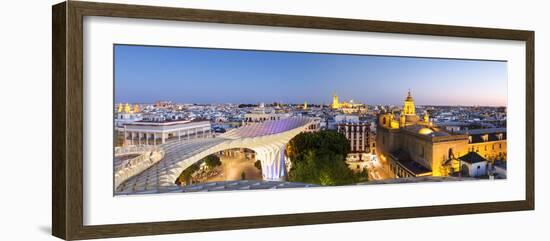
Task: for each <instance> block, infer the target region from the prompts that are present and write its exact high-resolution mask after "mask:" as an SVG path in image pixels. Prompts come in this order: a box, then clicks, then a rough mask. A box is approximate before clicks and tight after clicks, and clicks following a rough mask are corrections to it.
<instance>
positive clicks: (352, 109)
mask: <svg viewBox="0 0 550 241" xmlns="http://www.w3.org/2000/svg"><path fill="white" fill-rule="evenodd" d="M330 107H331V108H332V109H333V110H340V111H342V112H343V113H345V114H351V113H355V114H365V113H367V106H366V105H364V104H359V103H354V101H353V100H350V101H349V102H345V101H344V102H340V99H339V97H338V95H336V94H334V95H333V96H332V104H331V106H330Z"/></svg>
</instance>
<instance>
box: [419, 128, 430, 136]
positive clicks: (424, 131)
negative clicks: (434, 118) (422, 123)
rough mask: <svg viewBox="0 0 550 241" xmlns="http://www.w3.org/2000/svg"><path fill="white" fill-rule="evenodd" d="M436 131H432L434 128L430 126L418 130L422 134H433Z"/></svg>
mask: <svg viewBox="0 0 550 241" xmlns="http://www.w3.org/2000/svg"><path fill="white" fill-rule="evenodd" d="M433 132H434V131H432V129H430V128H427V127H424V128H422V129H420V130H418V134H421V135H429V134H432V133H433Z"/></svg>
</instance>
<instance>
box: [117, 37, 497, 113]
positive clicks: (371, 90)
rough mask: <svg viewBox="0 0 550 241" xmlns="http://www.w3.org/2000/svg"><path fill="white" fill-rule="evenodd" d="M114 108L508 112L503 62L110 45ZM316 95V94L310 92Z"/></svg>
mask: <svg viewBox="0 0 550 241" xmlns="http://www.w3.org/2000/svg"><path fill="white" fill-rule="evenodd" d="M114 61H115V65H114V68H115V75H114V76H115V102H117V103H119V102H131V103H154V102H155V101H159V100H169V101H173V102H176V103H198V104H223V103H233V104H255V103H260V102H264V103H273V102H281V103H292V104H296V103H303V102H304V101H307V102H308V103H310V104H323V103H324V104H330V101H331V98H332V95H333V94H337V95H339V97H340V100H341V101H349V100H351V99H353V100H354V101H355V102H360V103H365V104H369V105H375V104H388V105H399V104H400V101H401V100H402V99H403V98H404V97H405V95H406V93H407V91H408V90H409V89H410V90H411V92H412V94H413V96H414V98H415V100H416V102H417V103H418V104H419V105H440V106H444V105H449V106H457V105H461V106H506V105H507V103H506V100H507V98H506V96H507V68H506V64H507V63H506V62H504V61H488V60H456V59H435V58H416V57H394V56H371V55H345V54H323V53H301V52H274V51H257V50H227V49H205V48H182V47H156V46H133V45H115V58H114ZM313 90H314V91H313Z"/></svg>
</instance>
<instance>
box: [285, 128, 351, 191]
mask: <svg viewBox="0 0 550 241" xmlns="http://www.w3.org/2000/svg"><path fill="white" fill-rule="evenodd" d="M349 151H350V145H349V142H348V140H347V139H346V137H345V136H344V135H342V134H340V133H337V132H334V131H319V132H313V133H301V134H299V135H297V136H296V137H294V138H293V139H292V140H290V142H289V144H288V145H287V149H286V152H287V156H288V157H289V158H290V160H291V162H292V168H291V170H290V172H289V180H290V181H292V182H303V183H311V184H319V185H330V186H333V185H345V184H352V183H355V182H356V181H357V180H358V176H357V175H355V174H354V173H353V171H352V170H350V169H349V168H348V166H347V164H346V162H345V158H346V156H347V154H348V153H349Z"/></svg>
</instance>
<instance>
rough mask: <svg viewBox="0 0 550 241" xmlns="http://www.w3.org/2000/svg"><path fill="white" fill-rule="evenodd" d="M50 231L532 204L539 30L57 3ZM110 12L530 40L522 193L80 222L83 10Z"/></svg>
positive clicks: (196, 226)
mask: <svg viewBox="0 0 550 241" xmlns="http://www.w3.org/2000/svg"><path fill="white" fill-rule="evenodd" d="M52 11H53V14H52V15H53V16H52V26H53V30H52V31H53V32H52V35H53V37H52V38H53V41H52V60H53V66H52V82H53V86H52V103H53V112H52V129H53V134H52V143H53V144H52V233H53V235H54V236H56V237H59V238H62V239H67V240H76V239H92V238H110V237H122V236H138V235H156V234H172V233H187V232H203V231H214V230H231V229H248V228H265V227H280V226H292V225H310V224H325V223H341V222H356V221H368V220H385V219H399V218H413V217H431V216H444V215H459V214H474V213H493V212H506V211H520V210H533V209H534V207H535V198H534V195H535V188H534V174H535V172H534V148H535V145H534V140H535V138H534V128H535V125H534V120H535V119H534V110H535V109H534V93H535V92H534V59H535V58H534V39H535V38H534V32H533V31H524V30H508V29H491V28H476V27H461V26H444V25H432V24H416V23H401V22H385V21H369V20H356V19H339V18H325V17H308V16H291V15H276V14H263V13H245V12H230V11H213V10H198V9H183V8H169V7H156V6H138V5H123V4H110V3H94V2H78V1H68V2H63V3H59V4H57V5H54V6H53V7H52ZM84 16H107V17H117V18H142V19H160V20H175V21H191V22H208V23H229V24H244V25H259V26H280V27H297V28H313V29H328V30H347V31H365V32H379V33H400V34H416V35H433V36H452V37H465V38H481V39H498V40H518V41H524V42H525V43H526V51H525V60H526V72H525V77H526V83H525V84H526V110H527V111H526V113H525V115H526V121H527V122H526V156H525V164H526V180H525V185H526V186H525V190H526V193H525V197H526V198H525V200H520V201H503V202H489V203H474V204H456V205H438V206H421V207H403V208H384V209H373V210H353V211H336V212H316V213H304V214H285V215H268V216H251V217H235V218H215V219H202V220H182V221H168V222H152V223H132V224H114V225H96V226H86V225H84V224H83V208H84V207H83V191H84V190H83V104H84V103H83V88H84V86H83V17H84Z"/></svg>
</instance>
